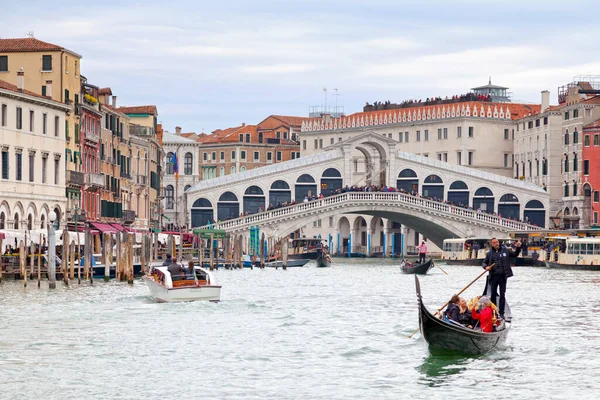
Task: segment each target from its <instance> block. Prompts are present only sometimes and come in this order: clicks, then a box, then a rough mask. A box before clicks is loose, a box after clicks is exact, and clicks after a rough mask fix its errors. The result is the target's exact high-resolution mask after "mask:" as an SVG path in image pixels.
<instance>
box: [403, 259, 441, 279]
mask: <svg viewBox="0 0 600 400" xmlns="http://www.w3.org/2000/svg"><path fill="white" fill-rule="evenodd" d="M433 265H434V264H433V259H432V258H429V260H427V261H425V262H424V263H423V264H417V263H416V262H415V263H413V264H412V265H410V264H409V263H408V262H407V261H405V260H402V262H401V263H400V269H401V270H402V273H404V274H417V275H425V274H427V271H429V270H430V269H431V267H433Z"/></svg>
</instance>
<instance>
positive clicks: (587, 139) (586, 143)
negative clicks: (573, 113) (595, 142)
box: [583, 135, 590, 147]
mask: <svg viewBox="0 0 600 400" xmlns="http://www.w3.org/2000/svg"><path fill="white" fill-rule="evenodd" d="M583 145H584V146H585V147H589V146H590V135H585V136H584V137H583Z"/></svg>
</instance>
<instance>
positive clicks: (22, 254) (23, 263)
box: [19, 240, 27, 287]
mask: <svg viewBox="0 0 600 400" xmlns="http://www.w3.org/2000/svg"><path fill="white" fill-rule="evenodd" d="M19 266H20V267H21V277H23V287H27V248H26V247H25V243H24V242H23V241H22V240H21V242H20V243H19Z"/></svg>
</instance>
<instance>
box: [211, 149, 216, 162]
mask: <svg viewBox="0 0 600 400" xmlns="http://www.w3.org/2000/svg"><path fill="white" fill-rule="evenodd" d="M211 156H212V157H211V159H212V160H213V161H217V152H216V151H213V152H212V154H211Z"/></svg>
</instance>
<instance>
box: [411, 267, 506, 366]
mask: <svg viewBox="0 0 600 400" xmlns="http://www.w3.org/2000/svg"><path fill="white" fill-rule="evenodd" d="M415 285H416V288H417V299H418V303H419V326H420V328H421V333H422V334H423V337H424V338H425V341H426V342H427V344H428V345H429V351H430V352H432V353H436V352H442V353H444V352H448V351H450V352H456V353H462V354H484V353H487V352H489V351H491V350H493V349H495V348H496V347H498V346H499V345H501V344H502V343H504V341H506V337H507V336H508V331H509V330H510V326H511V323H510V321H511V316H510V308H509V306H508V303H506V309H505V314H506V321H505V322H503V323H502V325H501V326H500V327H498V331H496V332H490V333H483V332H478V331H474V330H472V329H469V328H466V327H464V326H462V325H460V324H458V323H453V322H446V321H443V320H441V319H439V318H438V317H437V316H435V315H433V314H432V313H430V312H429V310H427V308H426V307H425V305H424V304H423V299H422V297H421V285H420V284H419V278H418V277H417V276H415ZM488 293H489V286H488Z"/></svg>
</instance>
